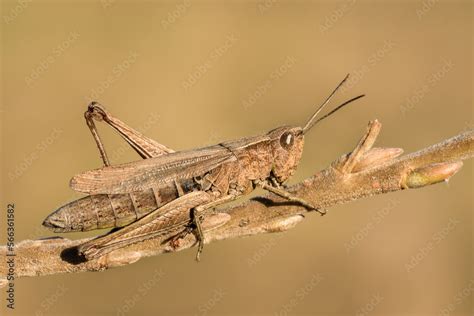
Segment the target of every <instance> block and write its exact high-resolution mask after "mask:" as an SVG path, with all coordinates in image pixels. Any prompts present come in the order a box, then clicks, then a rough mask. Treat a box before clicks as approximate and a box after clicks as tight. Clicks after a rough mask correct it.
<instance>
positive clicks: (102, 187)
mask: <svg viewBox="0 0 474 316" xmlns="http://www.w3.org/2000/svg"><path fill="white" fill-rule="evenodd" d="M235 159H236V158H235V156H234V155H233V154H232V153H231V152H230V151H229V150H228V149H227V148H225V147H223V146H220V145H216V146H211V147H204V148H200V149H195V150H190V151H180V152H174V153H170V154H168V155H162V156H159V157H155V158H150V159H145V160H140V161H136V162H131V163H126V164H122V165H116V166H110V167H104V168H100V169H96V170H91V171H86V172H84V173H81V174H79V175H76V176H74V177H73V178H72V179H71V182H70V186H71V188H72V189H74V190H76V191H79V192H84V193H88V194H121V193H130V192H135V191H140V190H146V189H149V188H153V187H159V186H162V185H165V184H167V183H170V182H172V181H174V180H180V179H189V178H193V177H197V176H200V175H203V174H204V173H206V172H208V171H210V170H212V169H214V168H216V167H218V166H220V165H222V164H223V163H225V162H229V161H234V160H235Z"/></svg>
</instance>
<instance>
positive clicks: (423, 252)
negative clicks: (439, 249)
mask: <svg viewBox="0 0 474 316" xmlns="http://www.w3.org/2000/svg"><path fill="white" fill-rule="evenodd" d="M460 223H461V221H460V220H459V219H456V218H450V219H449V221H448V223H447V224H446V225H445V226H444V227H442V228H441V229H440V230H438V231H437V232H435V233H434V234H433V235H432V236H431V238H430V239H429V240H428V241H427V242H426V243H425V244H424V245H423V246H422V247H420V248H419V249H418V251H417V253H416V254H414V255H413V256H411V258H410V261H409V262H408V263H406V264H405V270H406V271H407V272H411V271H413V269H415V267H417V266H418V265H419V264H420V263H421V262H422V261H423V260H425V259H426V257H428V255H429V254H430V252H431V251H432V250H433V249H434V248H435V247H436V246H437V245H438V244H439V243H440V242H442V241H443V240H445V239H446V238H447V237H448V235H449V234H450V233H451V232H452V231H453V230H454V229H456V227H457V226H458V225H459V224H460Z"/></svg>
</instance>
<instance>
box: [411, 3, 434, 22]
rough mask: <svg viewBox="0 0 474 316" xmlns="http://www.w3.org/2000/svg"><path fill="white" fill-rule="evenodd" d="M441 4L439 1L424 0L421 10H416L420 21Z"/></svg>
mask: <svg viewBox="0 0 474 316" xmlns="http://www.w3.org/2000/svg"><path fill="white" fill-rule="evenodd" d="M438 2H439V0H424V1H423V2H422V3H421V8H417V9H416V16H417V17H418V19H420V20H421V19H422V18H423V17H424V16H425V14H427V13H428V12H430V11H431V9H433V7H434V6H435V5H436V4H437V3H438Z"/></svg>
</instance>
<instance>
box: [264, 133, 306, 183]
mask: <svg viewBox="0 0 474 316" xmlns="http://www.w3.org/2000/svg"><path fill="white" fill-rule="evenodd" d="M268 136H269V137H270V139H271V146H272V154H273V168H272V177H274V179H275V180H276V181H277V182H278V183H280V184H281V183H283V182H285V181H286V180H288V178H290V177H291V176H292V175H293V174H294V173H295V171H296V168H297V167H298V163H299V162H300V159H301V155H302V153H303V145H304V134H303V129H302V128H301V127H289V126H283V127H279V128H276V129H274V130H272V131H270V132H269V133H268Z"/></svg>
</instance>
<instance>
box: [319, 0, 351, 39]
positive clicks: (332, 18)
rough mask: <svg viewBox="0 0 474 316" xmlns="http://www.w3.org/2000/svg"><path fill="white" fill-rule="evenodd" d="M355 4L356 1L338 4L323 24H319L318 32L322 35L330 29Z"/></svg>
mask: <svg viewBox="0 0 474 316" xmlns="http://www.w3.org/2000/svg"><path fill="white" fill-rule="evenodd" d="M356 2H357V0H346V1H344V2H342V3H341V4H339V5H338V7H337V8H336V9H334V11H332V12H331V14H330V15H328V16H326V18H325V19H324V22H323V23H320V24H319V31H320V32H321V33H323V34H324V33H326V32H327V31H329V30H330V29H332V28H333V27H334V25H336V23H337V22H338V21H339V20H340V19H342V18H343V17H344V16H345V15H346V14H347V13H348V12H349V11H351V10H352V8H353V7H354V5H355V4H356Z"/></svg>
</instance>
